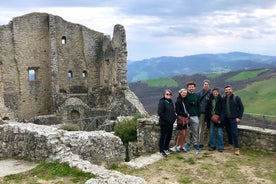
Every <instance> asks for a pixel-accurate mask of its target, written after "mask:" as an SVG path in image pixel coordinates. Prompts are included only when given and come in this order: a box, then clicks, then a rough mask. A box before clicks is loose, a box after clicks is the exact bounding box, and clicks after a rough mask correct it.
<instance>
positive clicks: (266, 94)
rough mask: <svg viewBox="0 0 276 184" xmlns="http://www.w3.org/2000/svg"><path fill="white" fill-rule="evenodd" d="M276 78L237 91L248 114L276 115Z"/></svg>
mask: <svg viewBox="0 0 276 184" xmlns="http://www.w3.org/2000/svg"><path fill="white" fill-rule="evenodd" d="M273 84H276V78H272V79H269V80H264V81H259V82H255V83H253V84H251V85H249V86H247V87H246V88H244V89H242V90H239V91H236V92H235V94H236V95H239V96H241V98H242V101H243V104H244V109H245V112H246V113H257V114H261V113H264V114H267V115H275V114H276V108H275V104H276V86H275V85H273Z"/></svg>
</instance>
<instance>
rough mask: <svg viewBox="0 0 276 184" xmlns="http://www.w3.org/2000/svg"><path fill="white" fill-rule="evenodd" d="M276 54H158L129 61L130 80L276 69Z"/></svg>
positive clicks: (128, 74) (128, 75)
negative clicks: (153, 56) (171, 55)
mask: <svg viewBox="0 0 276 184" xmlns="http://www.w3.org/2000/svg"><path fill="white" fill-rule="evenodd" d="M273 67H276V56H266V55H260V54H248V53H243V52H230V53H223V54H198V55H191V56H183V57H165V56H163V57H158V58H151V59H144V60H141V61H131V62H127V70H128V73H127V77H128V82H135V81H140V80H148V79H153V78H161V77H172V76H176V75H193V74H196V73H201V74H204V73H205V74H208V73H218V72H219V73H225V72H229V71H238V70H245V69H246V70H248V69H258V68H273Z"/></svg>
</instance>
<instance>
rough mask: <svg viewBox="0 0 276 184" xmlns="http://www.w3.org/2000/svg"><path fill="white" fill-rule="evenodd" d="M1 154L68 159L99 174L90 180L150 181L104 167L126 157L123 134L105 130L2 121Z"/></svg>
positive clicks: (74, 164) (35, 159)
mask: <svg viewBox="0 0 276 184" xmlns="http://www.w3.org/2000/svg"><path fill="white" fill-rule="evenodd" d="M0 157H2V158H3V157H5V158H19V159H27V160H33V161H59V162H65V163H68V164H69V165H70V166H71V167H77V168H79V169H81V170H83V171H84V172H91V173H93V174H94V175H96V176H97V178H96V179H91V180H88V181H87V182H86V183H88V184H89V183H110V184H113V183H129V184H131V183H133V184H136V183H141V184H143V183H146V182H145V180H144V179H142V178H138V177H134V176H129V175H124V174H122V173H120V172H116V171H110V170H107V169H106V168H104V167H103V166H110V165H111V164H114V163H120V162H124V158H125V147H124V145H123V143H122V141H121V140H120V138H119V137H116V136H114V135H113V134H111V133H108V132H105V131H94V132H83V131H76V132H68V131H64V130H61V129H59V128H57V127H53V126H45V125H35V124H31V123H16V122H9V123H4V124H2V125H0ZM96 164H97V165H96Z"/></svg>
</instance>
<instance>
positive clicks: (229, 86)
mask: <svg viewBox="0 0 276 184" xmlns="http://www.w3.org/2000/svg"><path fill="white" fill-rule="evenodd" d="M225 88H232V86H231V85H229V84H228V85H226V86H224V89H225Z"/></svg>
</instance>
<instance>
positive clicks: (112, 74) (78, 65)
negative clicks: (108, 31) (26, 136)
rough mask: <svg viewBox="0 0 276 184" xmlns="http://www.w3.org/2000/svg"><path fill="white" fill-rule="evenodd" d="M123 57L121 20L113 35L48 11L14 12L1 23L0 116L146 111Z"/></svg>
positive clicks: (62, 118) (85, 116)
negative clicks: (133, 89)
mask: <svg viewBox="0 0 276 184" xmlns="http://www.w3.org/2000/svg"><path fill="white" fill-rule="evenodd" d="M126 58H127V44H126V33H125V29H124V27H123V26H122V25H119V24H117V25H115V26H114V31H113V37H112V39H111V38H110V36H108V35H104V34H103V33H101V32H97V31H94V30H91V29H88V28H87V27H85V26H82V25H79V24H74V23H71V22H67V21H65V20H63V19H62V18H61V17H58V16H54V15H51V14H47V13H30V14H26V15H23V16H20V17H15V18H13V19H12V21H10V23H9V24H7V25H2V26H0V72H1V73H0V118H1V119H4V120H17V121H22V120H25V119H30V118H33V117H35V116H45V115H56V117H57V118H58V121H57V122H58V123H59V122H61V123H66V122H76V121H80V120H86V121H87V122H88V123H89V120H90V118H91V117H96V116H105V117H106V118H108V119H116V117H117V116H121V115H123V116H124V115H135V114H144V113H146V111H145V109H144V107H143V106H142V105H141V103H140V101H139V100H138V98H137V97H136V95H134V94H133V93H132V92H131V91H130V89H129V87H128V84H127V79H126V76H127V75H126V72H127V70H126ZM130 97H131V98H130ZM91 123H92V122H91Z"/></svg>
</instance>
